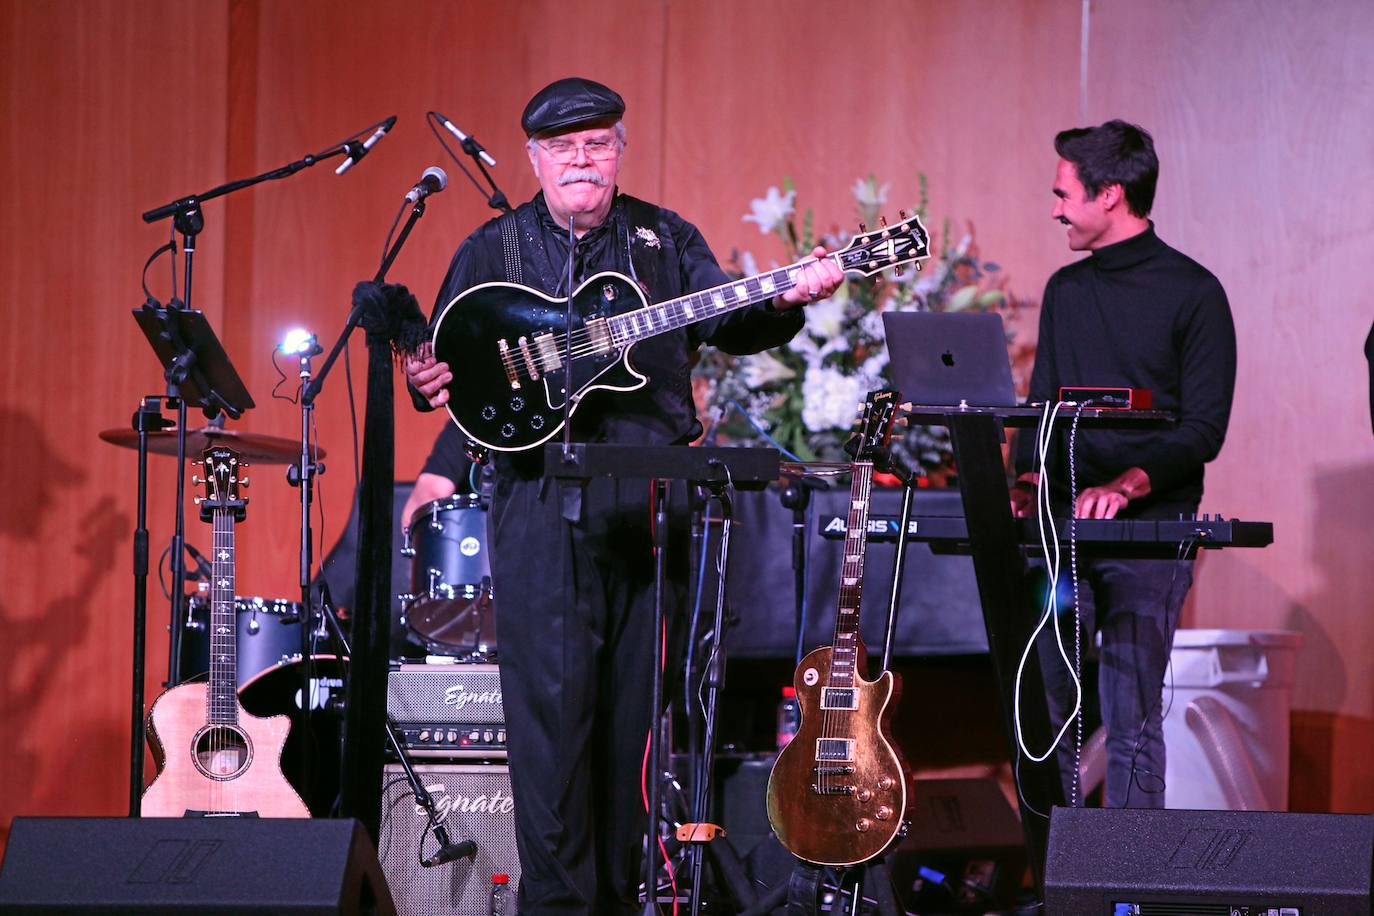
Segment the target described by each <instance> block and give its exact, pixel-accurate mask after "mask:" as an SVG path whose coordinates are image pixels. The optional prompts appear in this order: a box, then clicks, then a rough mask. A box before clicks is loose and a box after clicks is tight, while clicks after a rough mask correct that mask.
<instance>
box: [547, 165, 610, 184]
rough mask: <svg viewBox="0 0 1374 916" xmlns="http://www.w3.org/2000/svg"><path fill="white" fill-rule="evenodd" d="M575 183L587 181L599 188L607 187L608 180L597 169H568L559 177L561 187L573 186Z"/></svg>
mask: <svg viewBox="0 0 1374 916" xmlns="http://www.w3.org/2000/svg"><path fill="white" fill-rule="evenodd" d="M574 181H586V182H590V183H591V184H594V185H596V186H597V187H598V188H604V187H606V179H605V177H604V176H602V174H601V173H600V172H598V171H597V170H596V169H568V171H566V172H564V173H563V174H562V175H559V176H558V184H559V186H562V185H565V184H572V183H573V182H574Z"/></svg>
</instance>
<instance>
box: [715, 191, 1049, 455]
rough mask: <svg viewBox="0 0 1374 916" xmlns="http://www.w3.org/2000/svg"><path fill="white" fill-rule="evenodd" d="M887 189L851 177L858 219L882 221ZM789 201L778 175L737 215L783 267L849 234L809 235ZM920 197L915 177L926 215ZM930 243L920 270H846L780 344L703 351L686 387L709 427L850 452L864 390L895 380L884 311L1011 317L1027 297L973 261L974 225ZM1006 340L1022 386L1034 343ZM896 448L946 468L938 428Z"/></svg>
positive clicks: (798, 451)
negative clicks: (766, 239)
mask: <svg viewBox="0 0 1374 916" xmlns="http://www.w3.org/2000/svg"><path fill="white" fill-rule="evenodd" d="M889 187H890V185H887V184H882V185H879V184H878V181H877V179H876V178H874V177H873V176H871V175H870V176H869V177H868V178H860V179H858V180H857V181H855V182H854V186H853V188H852V193H853V196H854V202H855V205H856V208H857V211H858V218H859V221H860V222H861V223H863V224H865V225H868V226H874V225H876V224H877V223H878V221H879V219H878V218H879V212H880V210H881V208H882V207H883V205H884V204H886V203H887V196H888V189H889ZM796 197H797V192H796V189H795V188H794V187H793V186H792V184H791V182H790V181H787V180H784V182H783V187H782V189H781V190H779V189H778V188H776V187H770V188H769V189H768V191H767V193H766V194H765V196H763V197H761V198H758V199H756V200H754V201H753V202H752V204H751V205H750V206H751V212H750V213H748V214H746V215H745V216H744V220H746V221H749V222H754V223H756V224H758V227H759V231H760V232H761V233H763V234H765V235H767V234H769V233H773V234H775V235H777V236H778V238H779V239H781V241H782V244H783V248H784V250H785V253H786V257H787V262H786V263H791V262H794V261H797V260H800V259H801V258H803V257H805V255H806V254H808V253H809V252H810V251H811V250H812V249H813V248H814V247H815V246H816V245H818V244H819V245H824V246H825V247H826V249H827V250H830V251H834V250H837V249H839V248H842V247H844V245H845V244H846V243H847V242H848V240H849V235H848V234H843V233H838V232H832V233H827V234H823V235H820V236H817V235H816V233H815V229H814V221H813V215H812V211H811V209H810V208H807V210H806V211H805V213H804V214H803V215H802V216H801V219H800V225H798V218H797V217H798V214H797V209H796ZM927 202H928V201H927V187H926V180H925V176H924V175H922V176H920V200H919V202H918V203H917V205H916V206H915V208H914V210H915V212H916V213H917V215H919V216H921V217H922V220H923V221H924V220H925V212H926V205H927ZM936 244H937V245H938V251H935V252H933V253H932V254H933V256H932V257H931V258H929V259H928V260H927V261H926V262H925V264H924V265H923V267H924V269H923V270H921V271H917V270H915V269H914V268H913V267H911V266H910V265H908V266H907V267H906V268H904V269H903V270H901V271H900V272H898V271H893V270H887V271H883V272H881V273H879V274H875V275H873V276H867V277H856V276H852V275H851V276H848V277H846V279H845V282H844V283H842V284H841V285H840V287H839V288H838V289H837V290H836V291H835V294H834V295H833V296H831V297H830V298H829V299H826V300H822V301H820V302H815V303H812V304H811V305H809V306H807V307H806V325H805V327H803V329H802V330H801V331H800V332H799V333H798V334H797V336H796V337H795V338H793V339H792V341H791V342H790V343H788V344H787V345H785V346H782V347H778V348H777V349H775V350H771V351H766V352H763V353H758V354H755V355H752V356H743V357H733V356H729V355H728V354H725V353H722V352H720V351H718V350H713V349H707V350H706V351H705V352H704V353H703V355H702V359H701V362H700V363H699V364H698V365H697V367H696V370H695V373H694V384H695V390H696V395H697V400H698V403H699V404H702V405H706V409H705V413H707V414H708V415H709V417H710V424H711V430H712V435H713V436H715V437H717V438H719V439H721V440H725V441H731V442H737V443H740V444H746V445H762V444H773V445H775V446H778V447H781V448H782V449H783V450H784V451H786V452H791V453H792V454H793V455H795V456H796V457H798V458H800V459H801V460H821V461H839V460H847V458H846V456H845V454H844V451H843V446H844V442H845V440H846V438H847V437H848V435H849V431H850V427H851V424H852V422H853V420H854V416H855V412H856V411H857V410H858V408H859V406H860V405H861V404H862V403H863V400H864V396H865V395H866V394H867V393H868V392H869V391H872V390H874V389H877V388H883V387H888V386H890V385H891V375H890V372H889V367H888V354H887V347H886V344H885V342H884V337H883V326H882V319H881V317H880V316H881V314H882V313H883V312H884V311H887V310H889V309H894V310H898V311H913V310H922V309H926V310H931V311H943V312H956V311H964V310H968V309H978V310H998V311H1002V312H1004V313H1009V312H1014V311H1015V310H1017V309H1019V308H1021V307H1022V306H1023V305H1025V303H1024V302H1022V301H1021V300H1018V299H1016V298H1015V297H1013V296H1012V295H1011V293H1010V292H1009V291H1008V290H1007V284H1006V277H1005V276H1004V275H1003V273H1002V271H1001V268H1000V267H999V266H998V265H997V264H995V263H993V262H991V261H985V260H983V259H982V258H981V257H980V255H979V251H978V246H977V243H976V241H975V236H974V229H973V225H972V223H969V224H968V225H967V228H966V231H965V232H964V233H963V234H962V235H961V236H960V237H958V238H954V235H953V232H952V230H951V227H950V223H949V221H948V220H946V221H945V222H944V225H943V227H942V231H940V232H939V233H938V236H937V240H936ZM727 272H731V273H733V274H735V275H736V276H752V275H754V274H757V273H759V268H758V265H757V263H756V261H755V259H754V256H753V255H752V254H750V253H749V252H748V251H745V252H742V253H741V252H739V251H736V252H734V253H733V254H732V258H731V261H730V264H729V265H728V266H727ZM1009 337H1014V334H1012V335H1009ZM1008 346H1009V348H1010V349H1011V353H1012V357H1013V370H1014V372H1013V374H1014V376H1015V377H1017V378H1018V383H1019V386H1020V387H1022V388H1024V384H1025V380H1026V377H1027V375H1028V370H1027V368H1026V367H1028V366H1029V362H1030V357H1031V356H1032V355H1033V351H1032V350H1031V349H1030V348H1027V347H1018V346H1016V345H1015V343H1014V342H1013V341H1012V340H1009V341H1008ZM1018 364H1019V369H1020V371H1017V370H1018ZM899 448H900V449H901V451H902V452H904V455H903V457H904V458H905V460H906V461H907V462H908V463H909V465H910V466H912V467H915V468H919V469H920V472H921V473H923V474H927V475H933V476H935V477H936V478H939V477H940V476H942V475H947V474H948V472H949V471H950V470H951V468H952V455H951V451H950V445H949V438H948V434H947V432H946V431H945V430H944V429H943V428H940V427H913V428H912V429H911V430H910V431H909V432H908V433H907V435H906V437H905V439H904V440H903V441H902V444H901V445H900V446H899Z"/></svg>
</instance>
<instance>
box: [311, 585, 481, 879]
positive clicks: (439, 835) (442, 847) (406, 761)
mask: <svg viewBox="0 0 1374 916" xmlns="http://www.w3.org/2000/svg"><path fill="white" fill-rule="evenodd" d="M320 589H321V593H320V614H321V616H322V617H323V619H324V620H325V621H327V622H328V624H329V628H330V629H331V630H332V631H333V633H334V638H335V639H336V640H338V643H339V648H340V649H342V650H343V654H344V655H346V656H347V657H349V658H352V657H353V647H352V646H350V645H349V644H348V638H347V637H346V636H344V632H343V627H342V626H341V625H340V624H339V618H338V616H337V615H336V614H335V613H334V603H333V602H332V601H331V600H330V595H329V586H328V584H326V583H325V582H323V581H321V582H320ZM382 726H383V728H385V729H386V737H387V740H388V741H389V742H390V743H391V750H392V752H393V753H395V755H396V759H397V760H399V761H400V762H401V770H402V771H403V772H404V773H405V775H406V781H407V782H409V783H410V790H411V792H413V793H414V795H415V801H416V802H417V803H418V804H419V805H420V806H421V807H422V808H424V809H425V813H426V814H427V815H428V816H429V823H430V824H431V825H432V826H433V827H434V838H435V839H436V840H438V841H439V849H438V850H437V851H436V852H435V853H434V855H432V856H430V857H429V858H428V859H426V858H424V851H423V849H421V850H420V865H421V866H422V867H424V868H431V867H433V866H435V865H442V864H444V863H445V862H452V861H453V860H455V859H463V858H467V859H472V860H474V861H476V858H477V844H476V843H474V842H473V841H472V840H462V841H461V842H458V843H454V842H453V841H452V840H451V839H450V838H449V835H448V830H447V829H445V827H444V822H443V820H442V819H441V818H440V817H439V812H438V810H437V809H435V807H434V798H433V797H432V796H431V795H430V794H429V790H428V789H426V788H425V784H424V782H422V781H421V779H420V777H419V774H417V773H416V772H415V767H414V766H413V765H412V764H411V762H410V757H409V756H407V755H406V752H405V748H404V747H402V745H401V739H400V738H399V737H398V736H397V734H396V723H394V722H392V721H391V716H390V715H388V716H386V717H385V718H384V719H383V720H382ZM421 845H423V840H422V843H421Z"/></svg>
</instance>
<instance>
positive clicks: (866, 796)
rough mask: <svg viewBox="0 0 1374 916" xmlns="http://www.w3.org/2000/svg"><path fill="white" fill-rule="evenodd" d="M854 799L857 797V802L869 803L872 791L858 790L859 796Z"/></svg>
mask: <svg viewBox="0 0 1374 916" xmlns="http://www.w3.org/2000/svg"><path fill="white" fill-rule="evenodd" d="M856 797H857V798H858V799H859V801H861V802H870V801H872V800H873V790H872V789H860V790H859V794H858V795H857V796H856Z"/></svg>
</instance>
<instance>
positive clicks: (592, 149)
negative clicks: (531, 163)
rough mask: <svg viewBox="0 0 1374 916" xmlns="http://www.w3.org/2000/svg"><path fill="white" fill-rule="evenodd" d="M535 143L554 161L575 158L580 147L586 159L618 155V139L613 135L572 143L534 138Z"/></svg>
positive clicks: (571, 160)
mask: <svg viewBox="0 0 1374 916" xmlns="http://www.w3.org/2000/svg"><path fill="white" fill-rule="evenodd" d="M534 142H535V143H537V144H539V147H540V148H541V149H542V150H544V152H546V153H548V154H549V158H550V159H552V160H553V161H554V162H559V163H566V162H573V161H575V160H576V159H577V151H578V150H579V149H580V150H582V151H583V152H584V153H586V154H587V158H588V159H592V160H596V161H601V160H604V159H614V158H615V157H616V156H618V155H620V141H619V140H617V139H615V138H614V137H603V138H601V139H597V140H587V141H586V142H584V143H573V142H572V141H570V140H558V139H554V140H536V141H534Z"/></svg>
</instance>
